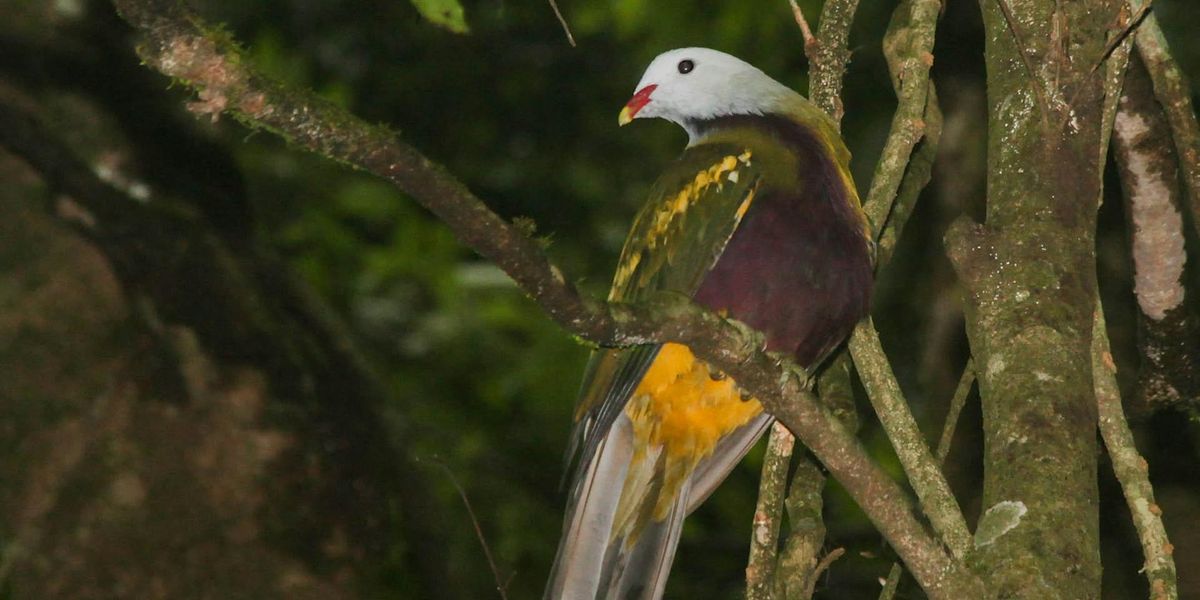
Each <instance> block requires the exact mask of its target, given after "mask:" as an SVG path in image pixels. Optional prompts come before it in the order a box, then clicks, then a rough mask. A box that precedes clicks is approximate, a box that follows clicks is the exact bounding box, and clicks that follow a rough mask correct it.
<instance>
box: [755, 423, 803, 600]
mask: <svg viewBox="0 0 1200 600" xmlns="http://www.w3.org/2000/svg"><path fill="white" fill-rule="evenodd" d="M795 443H796V438H795V437H793V436H792V433H791V432H790V431H788V429H787V427H784V426H783V424H782V423H778V422H777V423H775V424H774V425H771V435H770V438H769V439H768V441H767V452H766V455H765V456H764V457H763V466H762V476H761V477H760V478H759V486H758V501H757V502H756V503H755V505H754V521H753V523H752V525H751V528H750V560H749V561H748V564H747V566H746V599H747V600H770V599H771V598H774V597H775V587H776V585H775V567H776V555H777V554H778V552H777V549H778V548H779V527H780V522H781V521H783V500H784V496H785V491H786V490H787V480H788V467H789V466H790V464H791V458H792V448H793V447H794V446H795Z"/></svg>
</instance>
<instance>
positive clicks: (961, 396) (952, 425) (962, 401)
mask: <svg viewBox="0 0 1200 600" xmlns="http://www.w3.org/2000/svg"><path fill="white" fill-rule="evenodd" d="M973 385H975V361H974V360H971V359H968V360H967V365H966V366H965V367H963V372H962V375H961V376H960V377H959V378H958V387H956V388H955V389H954V396H953V397H952V398H950V409H949V410H948V411H946V422H945V423H943V424H942V437H941V439H939V440H938V445H937V452H936V455H937V461H938V464H939V465H942V466H944V465H945V464H946V456H948V455H949V454H950V446H951V444H953V443H954V430H955V429H957V428H958V417H959V415H961V414H962V410H963V407H964V406H966V404H967V396H968V395H970V393H971V386H973Z"/></svg>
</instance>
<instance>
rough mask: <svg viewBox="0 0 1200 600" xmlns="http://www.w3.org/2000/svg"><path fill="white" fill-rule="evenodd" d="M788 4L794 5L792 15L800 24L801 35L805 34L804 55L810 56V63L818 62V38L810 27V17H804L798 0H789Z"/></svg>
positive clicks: (797, 23)
mask: <svg viewBox="0 0 1200 600" xmlns="http://www.w3.org/2000/svg"><path fill="white" fill-rule="evenodd" d="M788 4H791V5H792V17H793V18H794V19H796V25H799V26H800V35H802V36H804V55H805V56H806V57H808V64H810V65H811V64H813V63H814V62H816V50H817V44H818V43H819V42H818V41H817V38H816V37H814V36H813V32H812V30H811V29H809V28H808V19H805V18H804V10H803V9H801V8H800V5H799V4H797V3H796V0H788Z"/></svg>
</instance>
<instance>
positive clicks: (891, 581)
mask: <svg viewBox="0 0 1200 600" xmlns="http://www.w3.org/2000/svg"><path fill="white" fill-rule="evenodd" d="M903 576H904V567H901V566H900V563H898V562H897V563H892V570H890V571H888V576H887V581H884V582H883V589H882V590H879V600H892V598H895V597H896V590H898V589H900V578H901V577H903Z"/></svg>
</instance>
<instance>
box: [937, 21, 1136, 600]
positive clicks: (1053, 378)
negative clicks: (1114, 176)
mask: <svg viewBox="0 0 1200 600" xmlns="http://www.w3.org/2000/svg"><path fill="white" fill-rule="evenodd" d="M980 5H981V8H982V12H983V18H984V26H985V38H986V64H987V83H988V118H989V127H988V129H989V136H988V162H989V173H988V184H987V200H988V201H987V218H986V222H985V223H984V224H974V223H971V222H969V221H966V220H962V221H959V222H958V223H956V224H955V225H954V226H953V227H952V229H951V230H950V231H949V232H948V233H947V247H948V248H947V249H948V252H949V254H950V257H951V259H952V261H953V263H954V266H955V269H956V271H957V273H958V274H959V277H960V278H961V280H962V283H963V286H964V289H965V296H966V298H965V304H966V318H967V333H968V337H969V340H970V344H971V350H972V354H973V355H974V359H975V361H976V364H977V365H978V373H979V382H980V393H981V400H982V407H983V419H984V430H985V437H984V449H985V455H984V490H983V506H984V516H983V517H982V518H981V522H980V527H979V530H978V531H977V532H976V540H975V543H976V549H975V553H974V555H973V557H972V564H973V566H974V567H976V569H977V570H978V572H980V573H986V574H987V576H988V579H989V582H990V583H991V587H992V588H993V589H994V590H996V592H997V593H998V595H999V596H1001V597H1011V598H1047V597H1076V598H1078V597H1092V598H1094V597H1098V596H1099V593H1100V590H1099V587H1100V557H1099V515H1098V490H1097V484H1096V469H1097V466H1096V452H1097V446H1096V436H1095V426H1096V407H1095V396H1094V393H1093V386H1092V375H1091V369H1090V368H1088V365H1090V364H1091V363H1090V361H1091V353H1090V351H1091V327H1092V307H1093V301H1094V298H1095V295H1096V279H1095V257H1094V251H1095V249H1094V247H1095V223H1096V216H1095V215H1096V199H1097V198H1098V197H1099V184H1100V181H1101V178H1100V170H1099V169H1100V166H1099V164H1098V161H1097V160H1096V157H1097V156H1100V152H1101V146H1100V144H1101V143H1102V130H1103V126H1102V125H1103V112H1104V111H1103V101H1104V94H1103V80H1102V78H1100V77H1093V76H1092V69H1093V66H1094V65H1098V64H1099V63H1100V61H1101V58H1102V54H1103V52H1104V50H1105V46H1106V40H1107V39H1108V33H1109V31H1108V27H1110V26H1112V25H1114V24H1116V23H1117V19H1116V16H1117V6H1116V3H1113V2H1107V1H1101V0H1096V1H1088V2H1072V3H1057V2H1053V1H1051V0H1022V1H1014V2H1009V1H1007V0H981V2H980Z"/></svg>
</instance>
